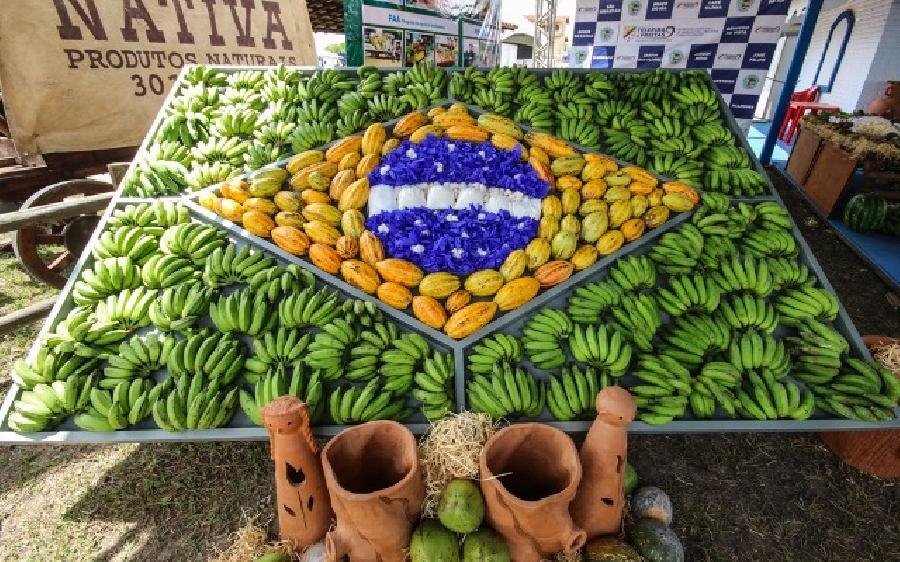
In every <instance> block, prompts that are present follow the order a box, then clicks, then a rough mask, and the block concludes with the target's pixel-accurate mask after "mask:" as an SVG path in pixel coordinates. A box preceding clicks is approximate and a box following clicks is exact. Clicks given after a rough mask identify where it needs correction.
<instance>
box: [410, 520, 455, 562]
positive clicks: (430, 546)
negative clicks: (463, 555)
mask: <svg viewBox="0 0 900 562" xmlns="http://www.w3.org/2000/svg"><path fill="white" fill-rule="evenodd" d="M409 557H410V559H411V560H412V562H459V541H458V539H457V538H456V535H454V534H453V533H452V532H450V531H449V530H447V529H445V528H444V527H443V526H442V525H441V524H440V523H439V522H437V521H435V520H434V519H425V520H423V521H422V522H421V523H419V526H418V527H416V530H415V531H414V532H413V535H412V542H410V544H409Z"/></svg>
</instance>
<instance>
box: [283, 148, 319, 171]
mask: <svg viewBox="0 0 900 562" xmlns="http://www.w3.org/2000/svg"><path fill="white" fill-rule="evenodd" d="M324 159H325V153H324V152H322V151H321V150H306V151H303V152H301V153H300V154H296V155H294V156H291V158H290V160H288V162H287V166H285V167H286V168H287V171H288V173H289V174H291V175H294V174H296V173H297V172H299V171H300V170H302V169H303V168H308V167H309V166H312V165H313V164H318V163H319V162H321V161H322V160H324Z"/></svg>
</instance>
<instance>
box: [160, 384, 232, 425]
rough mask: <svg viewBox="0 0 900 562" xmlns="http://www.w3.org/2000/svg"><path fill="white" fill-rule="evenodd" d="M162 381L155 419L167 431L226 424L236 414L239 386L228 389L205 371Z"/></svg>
mask: <svg viewBox="0 0 900 562" xmlns="http://www.w3.org/2000/svg"><path fill="white" fill-rule="evenodd" d="M173 381H174V384H173ZM162 384H163V385H164V387H165V388H164V389H163V390H162V392H161V393H160V394H159V397H158V398H157V400H156V401H155V402H154V404H153V419H154V421H156V425H158V426H159V427H161V428H162V429H165V430H166V431H184V430H187V429H212V428H216V427H223V426H224V425H225V424H227V423H228V422H229V421H230V420H231V417H232V416H233V415H234V409H235V407H236V406H237V403H238V389H237V388H236V387H235V388H231V389H230V390H227V388H228V387H227V386H224V387H223V386H222V383H220V381H219V380H217V379H213V378H210V377H209V376H207V375H205V374H204V373H202V372H198V373H195V374H184V375H182V376H177V377H170V378H168V379H166V381H165V382H164V383H162Z"/></svg>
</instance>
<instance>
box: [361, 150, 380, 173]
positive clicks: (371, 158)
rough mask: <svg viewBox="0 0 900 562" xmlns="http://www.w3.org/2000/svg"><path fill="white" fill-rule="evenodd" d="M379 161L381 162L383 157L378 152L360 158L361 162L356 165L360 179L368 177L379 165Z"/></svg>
mask: <svg viewBox="0 0 900 562" xmlns="http://www.w3.org/2000/svg"><path fill="white" fill-rule="evenodd" d="M379 163H381V158H379V157H378V155H377V154H367V155H365V156H363V157H362V158H360V159H359V164H357V165H356V177H357V178H359V179H361V178H365V177H368V175H369V174H370V173H371V172H372V170H374V169H375V168H377V167H378V164H379Z"/></svg>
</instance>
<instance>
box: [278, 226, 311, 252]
mask: <svg viewBox="0 0 900 562" xmlns="http://www.w3.org/2000/svg"><path fill="white" fill-rule="evenodd" d="M271 236H272V242H275V243H276V244H277V245H278V247H279V248H281V249H282V250H284V251H285V252H287V253H289V254H293V255H295V256H302V255H303V254H305V253H306V251H307V250H309V236H307V235H306V233H304V232H303V231H302V230H300V229H299V228H297V227H296V226H276V227H275V228H273V229H272V232H271Z"/></svg>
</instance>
